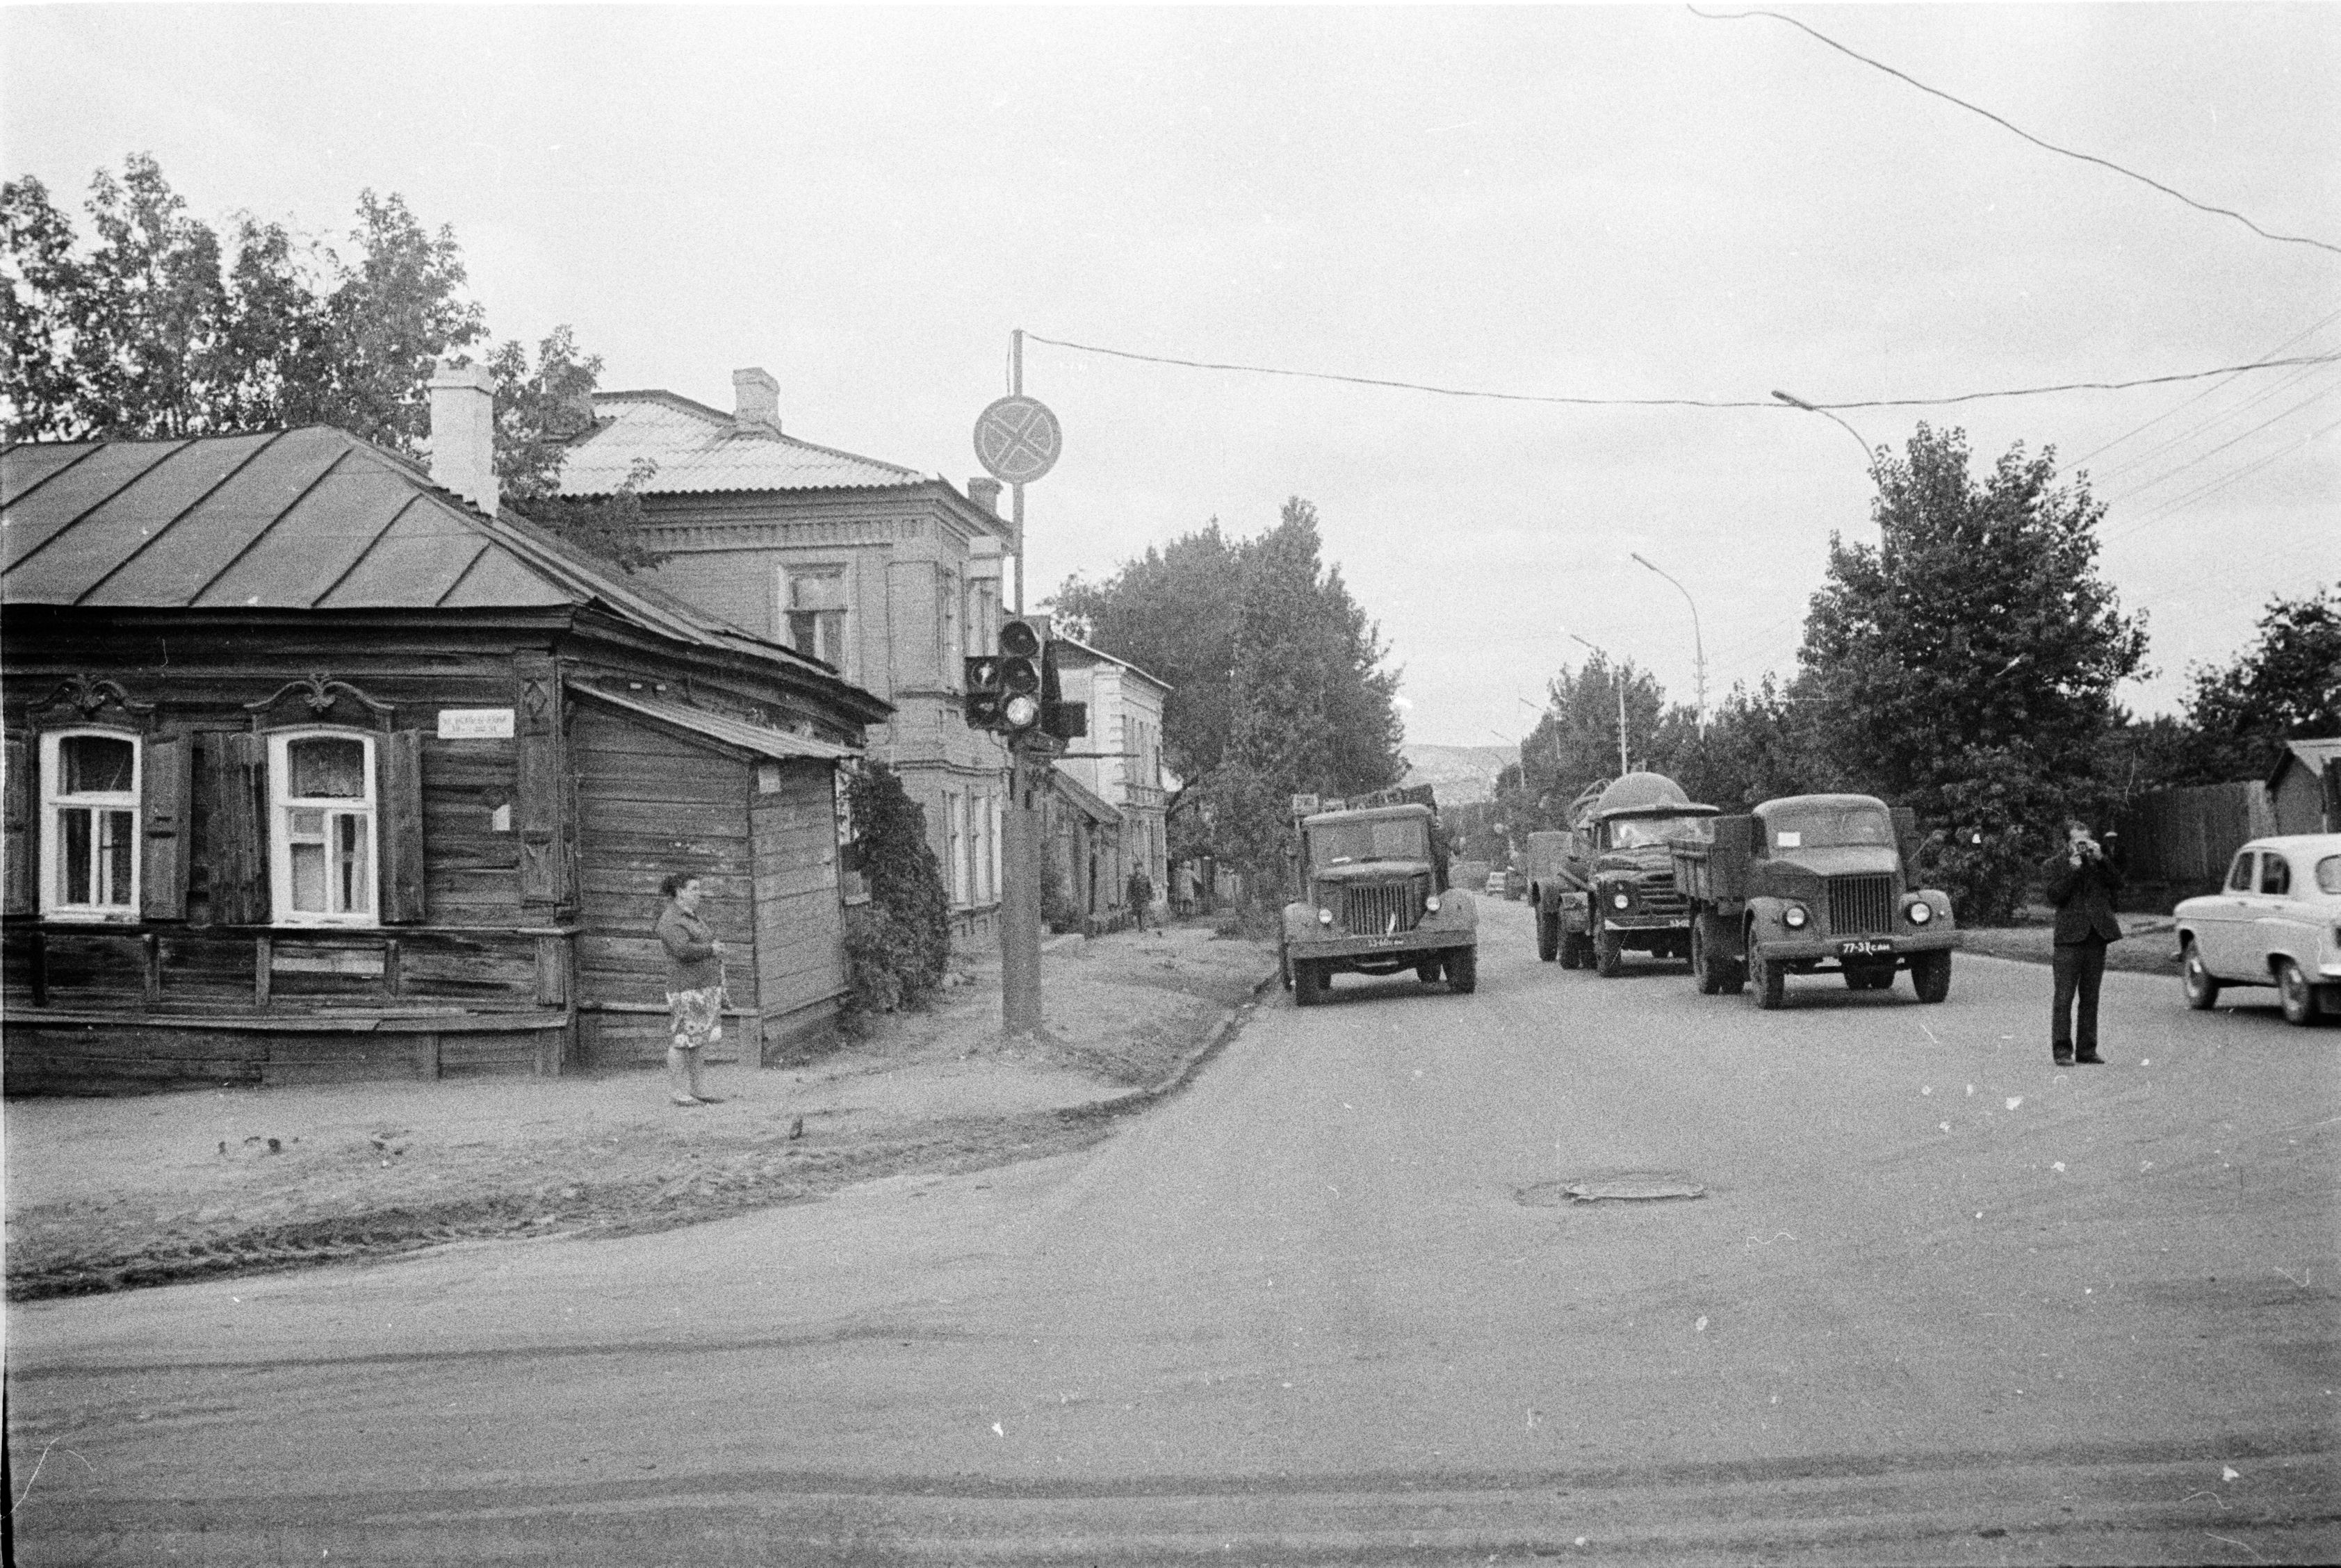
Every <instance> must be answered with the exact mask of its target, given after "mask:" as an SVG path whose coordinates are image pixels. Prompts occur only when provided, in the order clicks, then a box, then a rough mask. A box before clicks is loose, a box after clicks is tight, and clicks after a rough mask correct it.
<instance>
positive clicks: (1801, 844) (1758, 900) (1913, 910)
mask: <svg viewBox="0 0 2341 1568" xmlns="http://www.w3.org/2000/svg"><path fill="white" fill-rule="evenodd" d="M1708 827H1709V830H1710V831H1709V832H1708V833H1707V834H1684V835H1682V836H1679V837H1678V838H1676V839H1675V840H1674V842H1673V844H1671V846H1670V848H1671V851H1672V854H1673V859H1674V880H1675V883H1676V884H1677V885H1678V886H1679V887H1680V889H1681V890H1682V894H1683V895H1684V898H1685V900H1686V902H1687V903H1688V904H1689V911H1690V963H1691V974H1692V976H1693V977H1694V978H1695V979H1696V980H1697V981H1698V988H1699V990H1700V991H1701V992H1703V993H1705V994H1708V995H1716V994H1721V993H1724V992H1732V991H1738V990H1739V989H1741V988H1742V987H1743V986H1746V987H1749V988H1751V989H1752V990H1753V991H1754V993H1755V997H1756V1004H1757V1005H1758V1007H1765V1008H1774V1007H1778V1006H1780V1005H1781V1004H1782V1003H1783V1002H1784V1001H1785V1000H1786V998H1787V993H1788V976H1789V975H1791V974H1841V975H1843V976H1844V977H1845V984H1847V985H1848V987H1850V988H1851V989H1853V990H1856V991H1883V990H1885V989H1887V988H1888V986H1891V985H1892V984H1894V976H1895V974H1896V973H1897V972H1898V971H1901V970H1908V972H1909V974H1910V984H1911V988H1912V989H1913V990H1915V991H1916V992H1917V993H1918V1000H1919V1001H1921V1002H1940V1001H1942V1000H1943V998H1944V997H1946V996H1948V994H1950V989H1951V950H1952V949H1953V948H1954V947H1956V946H1957V944H1958V928H1957V924H1956V923H1954V922H1953V920H1952V918H1951V901H1950V897H1949V895H1948V894H1944V893H1942V892H1941V891H1939V890H1938V889H1935V888H1931V887H1921V886H1919V885H1918V882H1919V877H1918V858H1917V857H1918V821H1917V818H1916V816H1915V814H1913V813H1911V812H1910V811H1909V810H1908V809H1907V808H1898V809H1890V810H1889V809H1888V806H1887V804H1886V803H1885V802H1884V801H1881V800H1878V799H1877V798H1876V797H1874V796H1871V795H1866V794H1806V795H1790V796H1788V797H1786V798H1784V799H1780V800H1768V801H1766V802H1765V803H1764V804H1761V805H1759V806H1758V807H1757V808H1756V809H1755V811H1754V812H1753V813H1752V814H1748V815H1747V816H1721V817H1717V818H1715V819H1714V820H1713V822H1712V823H1711V824H1708Z"/></svg>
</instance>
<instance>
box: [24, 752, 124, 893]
mask: <svg viewBox="0 0 2341 1568" xmlns="http://www.w3.org/2000/svg"><path fill="white" fill-rule="evenodd" d="M141 749H142V748H141V747H140V745H139V744H138V737H137V736H135V735H132V734H123V733H122V732H121V731H119V730H101V729H77V730H57V731H53V732H51V733H49V734H44V735H43V736H42V737H41V867H42V872H43V874H42V877H41V913H42V914H45V915H48V916H50V917H52V918H55V919H61V920H135V919H137V918H138V871H139V866H138V802H139V783H140V779H139V768H140V765H141V764H142V763H143V762H144V758H143V757H142V756H141V754H140V753H141Z"/></svg>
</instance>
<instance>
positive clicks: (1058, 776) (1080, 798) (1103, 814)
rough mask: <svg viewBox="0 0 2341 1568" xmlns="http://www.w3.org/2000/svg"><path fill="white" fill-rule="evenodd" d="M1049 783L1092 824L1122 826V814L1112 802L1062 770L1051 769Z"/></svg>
mask: <svg viewBox="0 0 2341 1568" xmlns="http://www.w3.org/2000/svg"><path fill="white" fill-rule="evenodd" d="M1049 782H1050V783H1051V784H1053V785H1054V786H1055V787H1056V791H1057V793H1058V794H1061V795H1063V796H1064V797H1065V799H1066V800H1068V801H1069V802H1071V804H1073V805H1074V806H1075V807H1076V808H1077V809H1079V810H1080V812H1081V814H1082V815H1083V816H1086V817H1088V818H1089V819H1090V820H1091V821H1092V822H1101V823H1110V824H1113V825H1114V826H1116V827H1119V826H1121V812H1119V811H1117V810H1115V809H1114V806H1113V804H1112V803H1111V802H1110V801H1108V800H1107V799H1106V798H1105V797H1104V796H1103V795H1101V794H1098V793H1097V792H1096V791H1095V790H1093V789H1091V788H1090V787H1089V785H1087V784H1083V783H1081V780H1079V779H1077V778H1075V777H1074V776H1073V775H1072V774H1069V773H1067V772H1065V771H1064V770H1063V769H1062V768H1051V769H1050V770H1049Z"/></svg>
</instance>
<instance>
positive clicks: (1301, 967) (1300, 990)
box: [1292, 958, 1330, 1007]
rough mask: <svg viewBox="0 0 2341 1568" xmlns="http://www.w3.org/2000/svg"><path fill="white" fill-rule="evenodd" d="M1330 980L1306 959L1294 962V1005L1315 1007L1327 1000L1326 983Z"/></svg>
mask: <svg viewBox="0 0 2341 1568" xmlns="http://www.w3.org/2000/svg"><path fill="white" fill-rule="evenodd" d="M1329 978H1330V976H1328V975H1327V974H1324V973H1323V972H1322V971H1321V970H1320V968H1319V967H1318V965H1316V964H1312V963H1310V961H1309V960H1308V959H1305V958H1296V959H1294V960H1293V961H1292V1004H1293V1005H1294V1006H1295V1007H1314V1006H1316V1005H1317V1004H1319V1003H1320V1002H1322V1001H1324V1000H1325V983H1326V981H1327V980H1328V979H1329Z"/></svg>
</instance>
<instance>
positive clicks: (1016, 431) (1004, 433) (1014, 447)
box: [975, 395, 1065, 484]
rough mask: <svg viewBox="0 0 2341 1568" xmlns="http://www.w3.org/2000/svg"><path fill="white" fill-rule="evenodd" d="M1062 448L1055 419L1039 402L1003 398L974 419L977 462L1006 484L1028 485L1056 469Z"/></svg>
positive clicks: (1018, 398)
mask: <svg viewBox="0 0 2341 1568" xmlns="http://www.w3.org/2000/svg"><path fill="white" fill-rule="evenodd" d="M1064 444H1065V437H1064V432H1063V431H1061V430H1060V429H1059V428H1058V426H1057V416H1056V415H1055V414H1051V413H1050V412H1049V408H1048V405H1047V404H1044V403H1042V402H1041V401H1040V400H1039V399H1038V398H1032V397H1024V396H1021V395H1019V396H1012V397H1003V398H1001V399H1000V400H999V401H998V402H997V403H994V404H991V406H989V407H988V408H986V409H985V410H984V411H983V412H982V413H981V414H978V415H976V419H975V456H976V461H977V462H979V463H981V464H983V466H984V470H985V472H986V473H988V474H991V476H992V477H993V478H994V479H998V480H1001V481H1002V482H1003V483H1006V484H1031V483H1032V481H1034V480H1035V479H1038V478H1040V477H1041V475H1042V474H1046V473H1047V472H1049V470H1050V469H1051V468H1053V467H1055V466H1056V465H1057V454H1058V453H1059V452H1060V451H1061V450H1063V447H1064Z"/></svg>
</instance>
